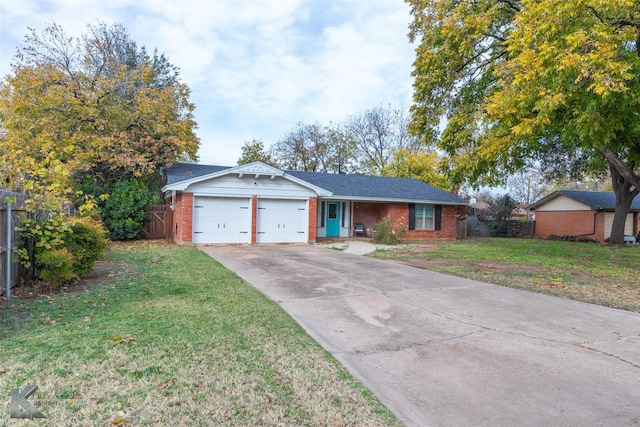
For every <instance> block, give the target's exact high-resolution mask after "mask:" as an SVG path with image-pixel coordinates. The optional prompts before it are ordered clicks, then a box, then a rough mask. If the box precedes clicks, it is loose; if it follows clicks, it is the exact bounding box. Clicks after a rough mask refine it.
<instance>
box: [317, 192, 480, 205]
mask: <svg viewBox="0 0 640 427" xmlns="http://www.w3.org/2000/svg"><path fill="white" fill-rule="evenodd" d="M321 198H334V199H340V200H350V201H353V202H375V203H425V204H434V205H450V206H465V205H469V203H468V202H462V203H458V202H453V201H443V200H434V199H403V198H386V197H361V196H341V195H339V194H333V195H330V196H324V197H321Z"/></svg>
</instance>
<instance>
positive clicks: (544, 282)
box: [371, 238, 640, 312]
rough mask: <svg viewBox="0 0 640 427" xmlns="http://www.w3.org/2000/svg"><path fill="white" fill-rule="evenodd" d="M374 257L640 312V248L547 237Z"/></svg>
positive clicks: (418, 247)
mask: <svg viewBox="0 0 640 427" xmlns="http://www.w3.org/2000/svg"><path fill="white" fill-rule="evenodd" d="M371 256H373V257H376V258H381V259H388V260H393V261H398V262H402V263H405V264H410V265H413V266H416V267H420V268H425V269H428V270H433V271H438V272H441V273H445V274H451V275H454V276H460V277H467V278H470V279H476V280H480V281H483V282H489V283H495V284H498V285H503V286H509V287H513V288H518V289H526V290H528V291H533V292H542V293H547V294H550V295H555V296H559V297H563V298H570V299H575V300H578V301H584V302H590V303H594V304H600V305H605V306H609V307H615V308H620V309H624V310H630V311H637V312H640V246H638V245H630V246H608V245H601V244H590V243H574V242H562V241H550V240H541V239H500V238H493V239H466V240H458V241H442V242H438V241H431V242H428V243H417V244H414V245H409V246H407V245H405V246H399V247H397V248H396V249H393V248H391V249H385V250H379V251H377V252H376V253H374V254H372V255H371Z"/></svg>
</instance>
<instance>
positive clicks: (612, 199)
mask: <svg viewBox="0 0 640 427" xmlns="http://www.w3.org/2000/svg"><path fill="white" fill-rule="evenodd" d="M559 195H562V196H565V197H568V198H570V199H573V200H575V201H577V202H580V203H584V204H585V205H587V206H589V207H590V208H591V209H595V210H606V211H613V210H615V209H616V195H615V193H612V192H603V191H601V192H599V191H576V190H557V191H554V192H553V193H551V194H550V195H548V196H547V197H545V198H543V199H541V200H539V201H537V202H536V203H534V204H532V205H531V209H534V210H535V209H536V208H538V207H539V206H540V205H542V204H544V203H546V202H547V201H549V200H552V199H554V198H556V197H558V196H559ZM631 209H632V210H640V196H639V197H636V198H635V199H634V200H633V203H631Z"/></svg>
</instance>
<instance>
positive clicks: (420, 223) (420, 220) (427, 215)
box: [415, 204, 434, 230]
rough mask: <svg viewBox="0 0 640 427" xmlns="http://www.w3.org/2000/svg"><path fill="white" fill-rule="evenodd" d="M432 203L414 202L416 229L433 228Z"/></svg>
mask: <svg viewBox="0 0 640 427" xmlns="http://www.w3.org/2000/svg"><path fill="white" fill-rule="evenodd" d="M433 211H434V209H433V205H418V204H416V211H415V212H416V213H415V218H416V229H427V230H433V228H434V221H433V220H434V215H433Z"/></svg>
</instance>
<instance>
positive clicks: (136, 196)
mask: <svg viewBox="0 0 640 427" xmlns="http://www.w3.org/2000/svg"><path fill="white" fill-rule="evenodd" d="M109 193H110V196H109V197H108V198H106V199H105V200H104V201H103V202H102V203H101V204H100V207H101V211H102V220H103V222H104V225H105V227H106V228H107V229H108V230H109V237H110V238H111V240H127V239H136V238H138V237H139V236H140V231H141V229H142V226H143V225H144V223H145V221H146V216H145V210H146V208H147V206H149V202H150V200H151V197H152V196H151V194H150V192H149V189H148V188H147V187H146V186H144V185H143V184H142V183H141V181H140V180H138V179H135V178H129V179H121V180H120V181H117V182H116V183H114V184H113V186H112V188H110V189H109Z"/></svg>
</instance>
